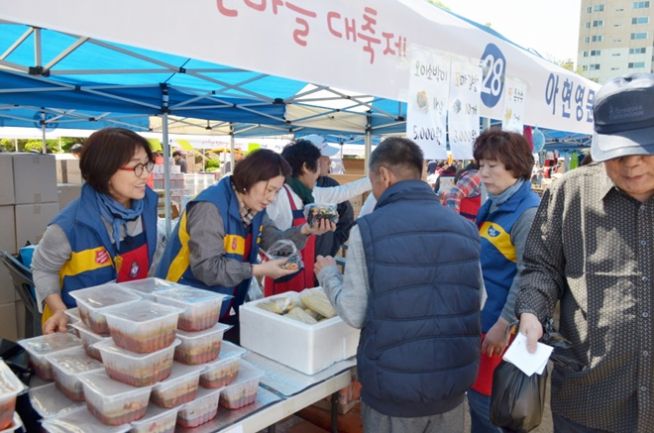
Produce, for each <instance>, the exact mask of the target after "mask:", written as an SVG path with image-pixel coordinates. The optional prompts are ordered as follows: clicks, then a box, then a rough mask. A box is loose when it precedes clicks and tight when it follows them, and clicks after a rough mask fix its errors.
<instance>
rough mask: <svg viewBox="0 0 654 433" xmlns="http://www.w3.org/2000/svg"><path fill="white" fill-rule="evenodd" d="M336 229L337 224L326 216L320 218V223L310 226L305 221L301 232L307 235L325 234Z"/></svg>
mask: <svg viewBox="0 0 654 433" xmlns="http://www.w3.org/2000/svg"><path fill="white" fill-rule="evenodd" d="M333 231H336V224H335V223H333V222H331V221H329V220H328V219H326V218H320V219H318V223H317V224H314V225H313V226H310V225H309V224H307V223H304V225H303V226H302V228H301V229H300V232H301V233H302V234H303V235H305V236H309V235H316V236H320V235H324V234H325V233H327V232H333Z"/></svg>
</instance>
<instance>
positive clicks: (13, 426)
mask: <svg viewBox="0 0 654 433" xmlns="http://www.w3.org/2000/svg"><path fill="white" fill-rule="evenodd" d="M22 428H23V420H22V419H20V416H19V415H18V412H14V417H13V419H12V420H11V423H10V424H9V427H7V428H6V429H4V430H1V431H0V433H13V432H15V431H18V430H20V431H22V430H21V429H22Z"/></svg>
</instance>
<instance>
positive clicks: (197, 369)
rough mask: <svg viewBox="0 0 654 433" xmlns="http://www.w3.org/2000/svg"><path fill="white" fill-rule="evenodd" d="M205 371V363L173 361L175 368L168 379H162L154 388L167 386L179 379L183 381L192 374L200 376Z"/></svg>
mask: <svg viewBox="0 0 654 433" xmlns="http://www.w3.org/2000/svg"><path fill="white" fill-rule="evenodd" d="M203 371H204V365H186V364H180V363H179V362H173V369H172V370H171V372H170V376H168V378H167V379H165V380H162V381H161V382H159V383H157V384H156V385H154V387H153V388H154V389H155V390H156V389H157V387H162V388H165V387H167V386H169V385H172V384H173V383H175V382H177V381H182V380H184V379H186V378H190V377H192V376H197V377H200V374H201V373H202V372H203Z"/></svg>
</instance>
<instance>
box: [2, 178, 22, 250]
mask: <svg viewBox="0 0 654 433" xmlns="http://www.w3.org/2000/svg"><path fill="white" fill-rule="evenodd" d="M0 177H1V176H0ZM0 221H2V230H0V250H2V251H7V252H8V253H10V254H17V253H18V250H17V249H16V220H15V209H14V206H0Z"/></svg>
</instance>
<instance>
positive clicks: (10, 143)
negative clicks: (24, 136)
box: [0, 138, 15, 152]
mask: <svg viewBox="0 0 654 433" xmlns="http://www.w3.org/2000/svg"><path fill="white" fill-rule="evenodd" d="M0 149H1V150H2V152H13V151H14V150H15V146H14V140H13V139H11V138H0Z"/></svg>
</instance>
